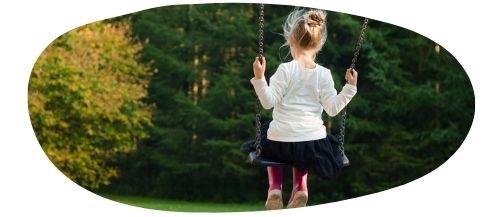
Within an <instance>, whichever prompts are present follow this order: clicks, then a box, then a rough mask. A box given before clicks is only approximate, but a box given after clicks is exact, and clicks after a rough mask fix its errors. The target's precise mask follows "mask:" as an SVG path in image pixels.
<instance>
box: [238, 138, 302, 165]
mask: <svg viewBox="0 0 495 217" xmlns="http://www.w3.org/2000/svg"><path fill="white" fill-rule="evenodd" d="M254 143H255V141H254V139H253V140H249V141H247V142H245V143H244V144H242V145H241V151H242V152H244V153H246V154H248V160H249V163H251V164H253V165H256V166H260V167H267V166H277V167H292V165H290V164H287V163H282V162H276V161H273V160H270V159H268V158H265V157H263V156H258V155H257V154H256V147H255V145H254Z"/></svg>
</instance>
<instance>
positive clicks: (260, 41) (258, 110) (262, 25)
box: [254, 4, 265, 157]
mask: <svg viewBox="0 0 495 217" xmlns="http://www.w3.org/2000/svg"><path fill="white" fill-rule="evenodd" d="M259 10H260V12H259V32H258V57H259V59H260V61H261V58H262V57H263V38H264V36H263V33H264V28H265V6H264V5H263V4H260V5H259ZM254 144H255V145H256V155H257V156H258V157H259V156H260V155H261V103H260V99H259V98H258V96H256V137H255V143H254Z"/></svg>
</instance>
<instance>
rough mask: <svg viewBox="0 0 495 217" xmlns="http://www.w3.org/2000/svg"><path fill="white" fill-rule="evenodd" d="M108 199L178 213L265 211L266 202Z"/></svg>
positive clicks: (107, 196) (131, 197)
mask: <svg viewBox="0 0 495 217" xmlns="http://www.w3.org/2000/svg"><path fill="white" fill-rule="evenodd" d="M100 196H102V197H105V198H107V199H110V200H113V201H116V202H121V203H124V204H128V205H132V206H138V207H143V208H148V209H155V210H165V211H178V212H241V211H260V210H264V209H265V207H264V201H260V203H258V204H253V203H246V204H242V203H208V202H188V201H177V200H168V199H160V198H148V197H139V196H120V195H111V194H101V195H100Z"/></svg>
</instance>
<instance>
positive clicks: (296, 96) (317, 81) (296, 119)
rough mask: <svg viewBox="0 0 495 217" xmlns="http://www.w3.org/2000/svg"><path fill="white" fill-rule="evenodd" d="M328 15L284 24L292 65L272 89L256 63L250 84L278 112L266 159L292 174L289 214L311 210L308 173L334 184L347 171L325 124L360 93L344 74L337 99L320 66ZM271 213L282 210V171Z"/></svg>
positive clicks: (293, 17)
mask: <svg viewBox="0 0 495 217" xmlns="http://www.w3.org/2000/svg"><path fill="white" fill-rule="evenodd" d="M325 18H326V13H325V12H324V11H321V10H306V9H296V10H294V11H293V12H291V13H290V14H289V16H288V17H287V20H286V22H285V24H284V26H283V27H284V38H285V40H286V43H285V44H284V46H285V45H288V46H289V48H290V54H291V56H292V57H293V60H292V61H290V62H287V63H282V64H280V65H279V67H278V69H277V70H276V72H275V73H274V75H273V76H272V77H271V78H270V85H268V84H267V82H266V80H265V77H264V74H265V68H266V60H265V58H264V57H262V58H261V59H260V58H259V57H257V58H256V59H255V61H254V63H253V71H254V78H252V79H251V80H250V81H251V84H252V85H253V86H254V89H255V91H256V94H257V95H258V98H259V100H260V102H261V105H262V106H263V108H265V109H270V108H272V107H273V108H274V109H273V114H272V116H273V120H272V121H271V122H270V123H269V126H268V129H267V130H264V131H263V133H266V134H265V135H266V138H267V139H265V140H263V141H262V144H261V145H262V155H263V156H265V157H267V158H270V159H273V160H276V161H280V162H286V163H290V164H291V165H293V166H294V167H293V168H292V177H293V178H292V184H293V185H292V194H291V197H290V199H289V201H288V204H287V208H294V207H302V206H306V203H307V201H308V187H307V178H308V170H310V171H312V172H314V173H315V174H317V175H319V176H321V177H324V178H329V177H333V176H335V173H336V172H337V170H338V169H339V168H341V167H342V163H341V162H339V160H338V159H336V157H335V156H336V154H335V153H336V150H335V149H336V148H335V146H332V144H331V141H330V138H329V137H328V136H327V133H326V128H325V126H324V124H323V121H322V119H321V115H322V112H323V110H325V112H327V114H328V115H330V116H335V115H337V114H338V113H339V112H340V110H342V109H343V108H344V107H345V106H346V105H347V104H348V103H349V102H350V100H351V99H352V97H353V96H354V95H355V94H356V92H357V87H356V85H357V77H358V74H357V72H356V71H352V72H351V70H350V69H348V70H347V72H346V74H345V79H346V80H347V84H346V85H345V86H344V87H343V88H342V91H341V92H340V93H339V94H337V91H336V90H335V88H334V82H333V79H332V75H331V73H330V70H329V69H327V68H325V67H323V66H320V65H318V64H317V63H315V58H316V54H317V52H318V51H319V50H320V49H321V48H322V46H323V44H324V43H325V41H326V37H327V31H326V25H325ZM267 170H268V182H269V188H268V196H267V200H266V203H265V207H266V208H267V209H281V208H282V207H283V202H282V168H279V167H268V168H267Z"/></svg>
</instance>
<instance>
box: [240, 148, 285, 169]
mask: <svg viewBox="0 0 495 217" xmlns="http://www.w3.org/2000/svg"><path fill="white" fill-rule="evenodd" d="M249 162H250V163H251V164H253V165H257V166H261V167H271V166H275V167H292V165H289V164H286V163H281V162H275V161H271V160H269V159H266V158H264V157H262V156H258V155H257V154H256V151H252V152H250V153H249Z"/></svg>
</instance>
